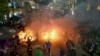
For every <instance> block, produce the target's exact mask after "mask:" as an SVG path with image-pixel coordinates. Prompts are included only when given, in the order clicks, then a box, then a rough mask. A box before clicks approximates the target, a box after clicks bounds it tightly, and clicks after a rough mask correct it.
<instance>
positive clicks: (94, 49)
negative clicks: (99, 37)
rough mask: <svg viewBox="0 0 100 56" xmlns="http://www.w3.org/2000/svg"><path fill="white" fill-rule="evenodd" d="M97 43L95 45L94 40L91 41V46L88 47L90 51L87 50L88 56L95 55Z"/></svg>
mask: <svg viewBox="0 0 100 56" xmlns="http://www.w3.org/2000/svg"><path fill="white" fill-rule="evenodd" d="M97 46H98V45H97V43H96V41H95V40H93V41H92V45H91V47H90V49H89V55H90V56H94V54H95V53H96V50H97Z"/></svg>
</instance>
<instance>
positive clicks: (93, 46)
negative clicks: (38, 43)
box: [0, 36, 98, 56]
mask: <svg viewBox="0 0 100 56" xmlns="http://www.w3.org/2000/svg"><path fill="white" fill-rule="evenodd" d="M15 37H16V38H13V39H12V40H10V41H13V42H12V45H11V46H3V48H0V56H22V55H19V54H18V51H17V49H18V48H17V46H18V45H19V40H18V38H17V37H18V36H15ZM84 43H85V44H84V45H82V48H83V50H85V51H86V53H88V54H89V56H94V54H95V53H96V50H97V47H98V44H97V42H96V40H95V39H93V40H90V41H86V42H84ZM9 47H10V48H9ZM51 47H52V43H51V42H50V41H48V42H45V43H44V44H43V48H41V47H37V49H36V51H35V56H52V53H51ZM65 50H66V51H65ZM33 51H34V50H33V49H32V43H31V41H30V39H28V41H27V52H26V53H27V55H28V56H34V55H33ZM65 55H66V56H77V54H76V47H75V44H74V42H73V41H72V40H70V39H68V40H67V41H66V49H64V48H62V47H59V56H65Z"/></svg>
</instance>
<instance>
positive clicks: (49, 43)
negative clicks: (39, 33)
mask: <svg viewBox="0 0 100 56" xmlns="http://www.w3.org/2000/svg"><path fill="white" fill-rule="evenodd" d="M45 45H46V48H47V52H48V54H49V56H50V54H51V42H50V41H48V42H46V43H45Z"/></svg>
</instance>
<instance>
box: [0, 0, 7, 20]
mask: <svg viewBox="0 0 100 56" xmlns="http://www.w3.org/2000/svg"><path fill="white" fill-rule="evenodd" d="M8 13H9V7H8V0H0V20H2V18H3V15H5V14H8Z"/></svg>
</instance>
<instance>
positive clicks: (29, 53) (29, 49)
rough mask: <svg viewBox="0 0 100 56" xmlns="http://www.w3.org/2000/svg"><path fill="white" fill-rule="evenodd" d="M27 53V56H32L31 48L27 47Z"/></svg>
mask: <svg viewBox="0 0 100 56" xmlns="http://www.w3.org/2000/svg"><path fill="white" fill-rule="evenodd" d="M27 52H28V56H32V47H28V49H27Z"/></svg>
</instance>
